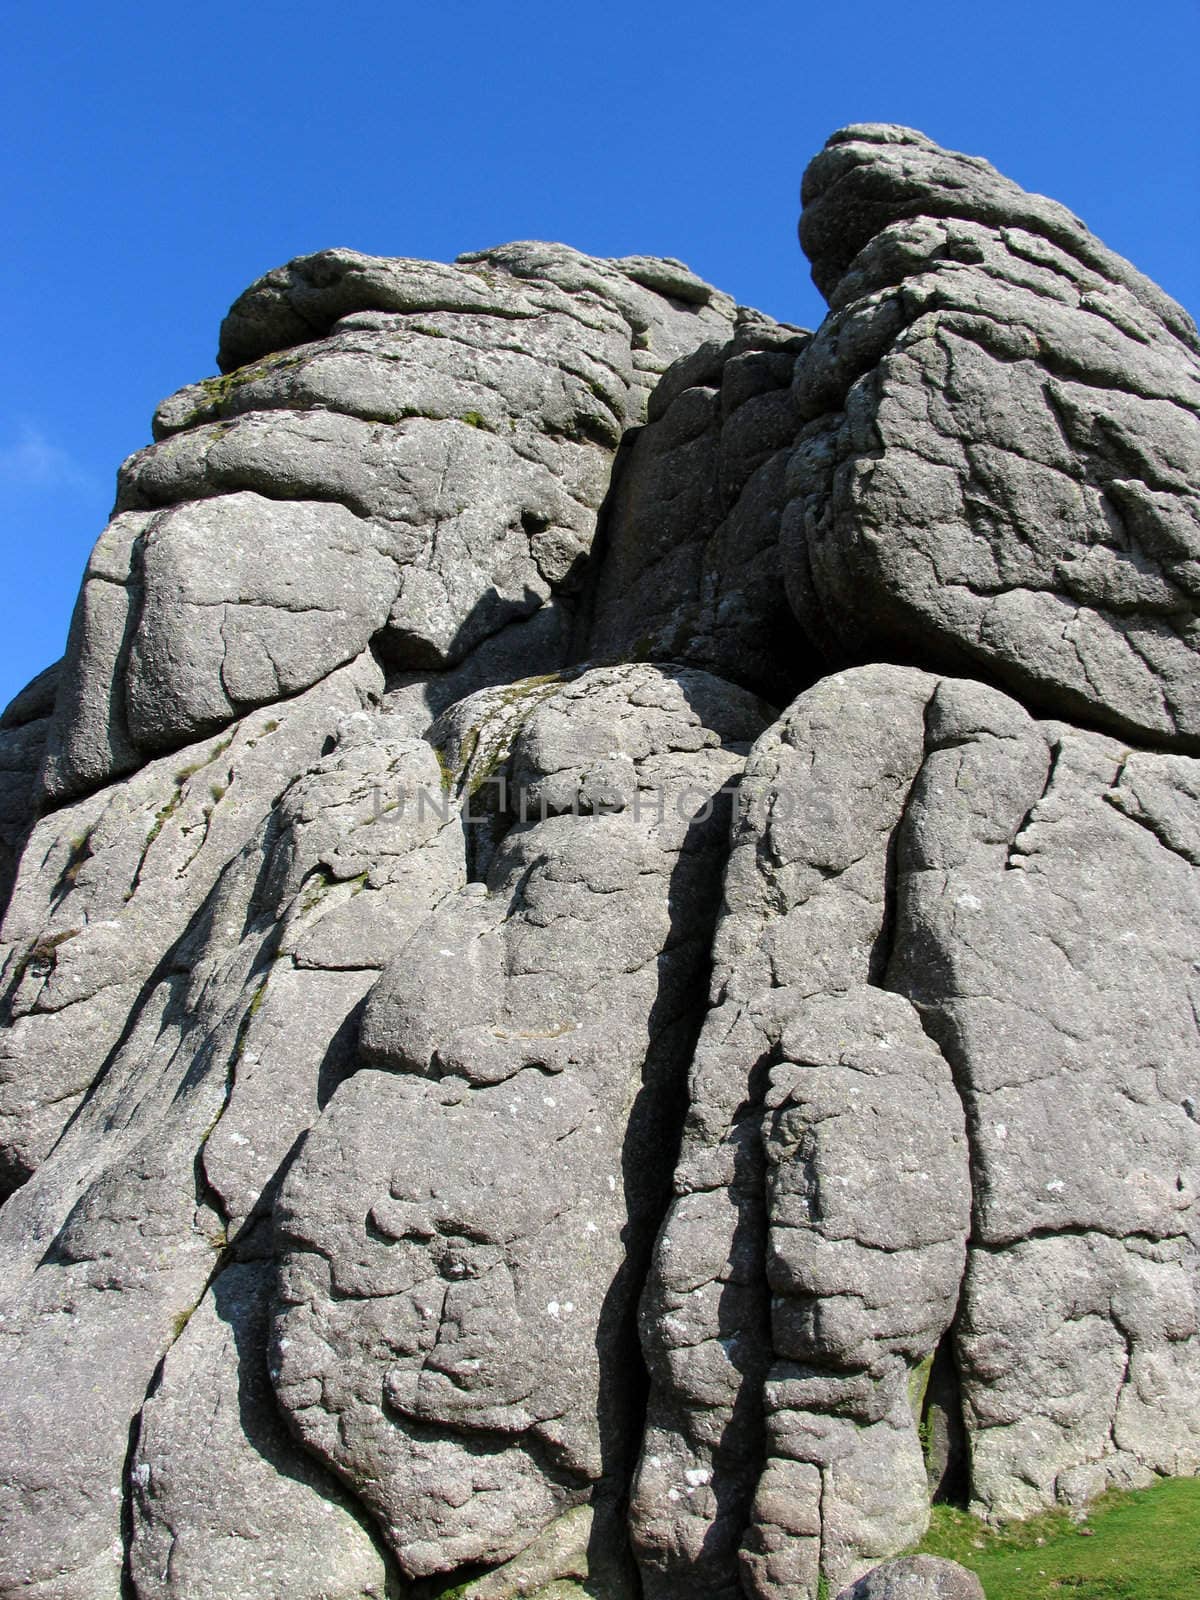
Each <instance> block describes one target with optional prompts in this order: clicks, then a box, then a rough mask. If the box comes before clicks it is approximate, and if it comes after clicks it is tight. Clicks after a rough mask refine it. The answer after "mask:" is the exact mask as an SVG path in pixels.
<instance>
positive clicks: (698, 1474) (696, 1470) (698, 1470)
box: [684, 1467, 712, 1489]
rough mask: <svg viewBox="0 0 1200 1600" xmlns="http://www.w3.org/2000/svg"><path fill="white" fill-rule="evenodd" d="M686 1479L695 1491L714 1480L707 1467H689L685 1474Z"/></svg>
mask: <svg viewBox="0 0 1200 1600" xmlns="http://www.w3.org/2000/svg"><path fill="white" fill-rule="evenodd" d="M684 1477H685V1478H686V1479H687V1481H688V1482H689V1483H690V1484H691V1486H692V1488H693V1489H698V1488H699V1487H700V1485H701V1484H702V1483H708V1482H709V1481H710V1479H711V1478H712V1473H711V1472H710V1471H709V1470H708V1468H707V1467H689V1468H688V1469H687V1471H686V1472H685V1473H684Z"/></svg>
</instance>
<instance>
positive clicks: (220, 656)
mask: <svg viewBox="0 0 1200 1600" xmlns="http://www.w3.org/2000/svg"><path fill="white" fill-rule="evenodd" d="M804 196H805V210H804V216H803V218H802V223H801V237H802V241H803V243H804V245H805V248H806V249H807V251H808V252H809V254H810V257H811V259H812V261H813V266H814V275H815V277H816V279H817V281H818V284H819V285H820V286H821V287H822V288H823V289H824V291H825V292H826V294H827V296H828V297H829V299H830V304H831V311H830V315H829V317H828V318H827V319H826V321H825V323H824V324H823V326H822V327H821V328H820V329H819V330H817V332H816V333H815V334H812V335H810V334H808V333H806V332H804V331H803V330H800V329H796V328H792V327H787V326H783V325H779V324H775V323H772V322H771V321H770V320H769V319H767V318H764V317H762V316H761V315H760V314H759V313H756V312H753V311H750V310H748V309H747V308H744V307H735V306H734V305H733V304H732V302H730V301H729V300H728V299H727V298H726V297H725V296H723V295H721V294H719V293H718V292H717V291H715V290H713V289H711V288H710V287H709V286H708V285H706V284H704V283H702V282H701V280H699V279H698V278H696V277H695V276H694V275H693V274H692V273H690V272H689V271H688V269H687V268H685V267H683V266H682V265H681V264H680V263H678V262H675V261H667V260H657V259H650V258H642V257H629V258H624V259H622V260H619V261H599V260H595V259H592V258H589V257H585V256H582V255H579V254H578V253H577V252H575V251H572V250H568V249H566V248H565V247H563V246H556V245H542V244H531V243H523V244H514V245H507V246H503V247H500V248H499V249H496V250H491V251H485V252H482V253H479V254H475V255H470V256H464V257H462V258H460V260H459V261H458V262H457V263H455V264H454V265H452V266H444V265H440V264H437V263H428V262H415V261H406V260H381V259H376V258H371V257H366V256H360V255H358V254H356V253H354V252H352V251H345V250H335V251H326V252H323V253H321V254H319V255H315V256H307V257H303V258H301V259H299V260H297V261H294V262H292V263H290V264H288V265H287V266H285V267H283V268H280V269H277V270H276V271H274V272H271V273H268V274H267V275H266V277H264V278H262V279H260V280H259V281H258V282H257V283H255V284H253V285H252V286H251V287H250V289H248V290H247V291H246V293H245V294H244V295H242V296H241V298H240V299H239V300H238V301H237V302H236V303H235V305H234V307H233V309H232V310H231V312H230V313H229V316H228V317H227V319H226V321H225V324H224V326H223V328H222V333H221V350H220V357H219V359H220V364H221V368H222V373H223V376H221V377H217V378H211V379H207V380H205V381H204V382H202V383H200V384H198V385H195V386H193V387H191V388H189V389H186V390H184V391H182V392H181V393H180V394H178V395H175V396H172V397H171V398H170V399H169V400H167V401H165V402H164V403H163V405H162V406H161V407H160V408H159V412H158V414H157V417H156V420H155V438H156V442H155V443H154V444H152V445H151V446H150V447H149V448H148V449H146V450H144V451H141V452H139V453H138V454H137V455H135V456H133V457H131V458H130V460H129V461H128V462H126V463H125V466H124V467H123V468H122V470H121V475H120V480H119V489H118V501H117V507H116V512H115V515H114V519H113V521H112V522H111V523H110V525H109V527H108V529H106V530H105V532H104V533H103V534H102V536H101V538H100V540H99V542H98V544H97V546H96V549H95V551H94V552H93V555H92V557H91V560H90V562H89V564H88V568H87V572H86V574H85V576H84V582H83V586H82V590H81V594H80V600H79V604H78V607H77V610H76V614H75V618H74V621H73V623H72V628H71V636H70V639H69V641H68V646H67V653H66V656H65V658H64V661H63V662H62V663H61V665H60V666H59V667H57V668H55V669H51V671H50V673H48V674H46V675H43V677H42V678H40V679H38V680H35V682H34V683H33V684H32V685H30V687H29V689H28V690H26V691H24V692H23V693H22V695H20V696H19V697H18V699H17V700H16V701H14V703H13V705H12V706H11V707H10V708H9V709H8V711H7V712H6V713H5V714H4V716H3V718H2V719H0V851H4V852H7V854H4V855H3V856H0V873H3V872H5V871H7V872H8V882H7V883H4V884H0V890H7V889H9V888H11V898H10V900H9V903H8V911H7V915H6V918H5V921H4V924H3V928H2V930H0V962H2V965H0V998H2V1001H3V1006H4V1021H5V1026H4V1031H3V1034H2V1035H0V1193H3V1195H4V1196H5V1199H4V1204H3V1207H2V1209H0V1301H2V1302H3V1304H2V1305H0V1365H3V1368H4V1385H5V1395H6V1404H5V1406H4V1407H3V1408H0V1597H4V1600H18V1597H20V1600H118V1597H122V1600H124V1597H127V1596H129V1595H135V1596H137V1597H138V1600H203V1597H207V1596H212V1597H214V1600H215V1597H216V1596H223V1597H224V1596H230V1595H245V1596H255V1597H256V1600H257V1597H270V1600H276V1597H277V1600H284V1597H286V1600H366V1597H375V1600H398V1597H400V1596H403V1595H409V1594H411V1595H412V1596H413V1597H414V1600H419V1597H421V1596H426V1597H428V1596H430V1595H435V1594H439V1593H442V1592H443V1591H446V1590H450V1589H453V1590H454V1591H455V1592H456V1593H458V1594H461V1595H463V1596H469V1597H472V1600H513V1597H514V1596H516V1595H520V1594H524V1595H533V1594H539V1595H542V1596H543V1597H544V1600H550V1597H552V1596H553V1597H554V1600H572V1597H574V1600H578V1597H579V1596H580V1595H581V1594H582V1593H583V1592H584V1588H583V1586H585V1585H586V1589H587V1592H590V1593H593V1594H598V1595H600V1596H601V1597H602V1600H625V1597H626V1596H630V1595H634V1594H637V1593H639V1592H644V1593H645V1594H646V1596H647V1597H648V1600H674V1597H679V1600H682V1597H684V1596H687V1597H688V1600H693V1597H699V1600H734V1597H739V1596H740V1597H747V1600H816V1597H817V1596H818V1595H819V1594H823V1593H836V1592H839V1591H842V1590H844V1591H845V1592H846V1593H847V1594H850V1593H853V1594H859V1593H862V1594H875V1593H881V1594H882V1593H885V1592H886V1593H892V1592H895V1593H897V1594H899V1593H905V1594H907V1593H909V1592H912V1593H913V1594H917V1593H920V1594H925V1593H929V1594H935V1593H936V1594H950V1593H954V1594H959V1593H968V1592H970V1590H969V1586H968V1588H967V1589H964V1588H963V1587H962V1586H963V1584H964V1583H965V1582H967V1580H966V1579H965V1577H964V1575H963V1574H961V1572H959V1571H958V1569H953V1568H952V1567H950V1566H949V1565H948V1564H946V1563H937V1562H933V1561H932V1558H927V1557H921V1556H918V1557H913V1558H906V1559H905V1560H904V1561H900V1562H895V1561H888V1560H886V1558H888V1557H891V1556H894V1555H896V1553H897V1552H899V1551H902V1550H904V1549H905V1548H909V1547H911V1546H913V1545H914V1544H915V1543H916V1542H917V1541H919V1539H920V1538H921V1535H922V1533H923V1531H924V1528H925V1525H926V1522H927V1518H928V1514H929V1503H930V1497H931V1494H933V1493H939V1494H944V1495H952V1496H955V1497H957V1498H959V1499H960V1500H961V1501H963V1502H964V1503H966V1502H969V1503H970V1504H971V1505H973V1506H974V1508H975V1509H976V1510H978V1511H980V1512H981V1513H985V1514H987V1515H990V1516H993V1517H998V1518H1004V1517H1011V1516H1022V1515H1025V1514H1027V1513H1029V1512H1032V1511H1036V1510H1038V1509H1040V1508H1042V1507H1045V1506H1049V1505H1052V1504H1055V1503H1057V1502H1065V1503H1068V1504H1071V1505H1076V1506H1078V1505H1082V1504H1085V1503H1086V1502H1087V1501H1088V1499H1090V1498H1091V1497H1092V1496H1094V1495H1095V1494H1096V1493H1098V1492H1099V1491H1100V1490H1102V1489H1103V1488H1105V1487H1107V1486H1109V1485H1111V1484H1117V1485H1131V1484H1137V1483H1142V1482H1145V1481H1148V1480H1149V1479H1150V1478H1151V1477H1152V1476H1153V1475H1155V1474H1180V1473H1195V1472H1197V1471H1200V1402H1198V1400H1197V1395H1198V1394H1200V1382H1198V1379H1200V1290H1198V1288H1197V1285H1198V1284H1200V1221H1198V1213H1197V1198H1196V1196H1197V1181H1198V1176H1200V1111H1198V1109H1197V1102H1198V1100H1200V1088H1198V1087H1197V1062H1198V1053H1197V1024H1196V1018H1197V1015H1200V992H1198V991H1197V987H1196V968H1197V951H1196V939H1195V929H1196V926H1197V920H1198V913H1200V879H1198V873H1197V869H1198V867H1200V755H1197V754H1196V752H1197V750H1198V749H1200V720H1198V719H1200V699H1198V698H1197V694H1198V691H1197V683H1198V682H1200V679H1198V677H1197V674H1196V671H1195V658H1196V641H1197V633H1196V626H1197V624H1196V617H1195V595H1196V584H1195V578H1196V571H1197V570H1200V569H1198V568H1197V554H1198V551H1197V540H1198V538H1200V531H1198V530H1200V516H1198V513H1197V506H1198V504H1200V502H1198V500H1197V493H1198V487H1197V486H1198V482H1200V473H1198V472H1197V470H1196V468H1197V464H1198V463H1200V421H1198V415H1200V413H1198V397H1200V361H1198V358H1197V354H1196V351H1197V342H1196V336H1195V331H1194V329H1193V328H1192V326H1191V324H1190V322H1189V320H1188V318H1187V317H1186V314H1185V313H1183V312H1182V311H1181V310H1180V309H1179V308H1178V307H1176V306H1174V305H1173V304H1172V303H1171V302H1170V301H1169V300H1167V298H1166V297H1165V296H1164V295H1163V294H1162V293H1161V291H1159V290H1158V289H1156V288H1155V287H1154V286H1153V285H1152V284H1149V283H1148V282H1147V281H1146V280H1145V279H1144V278H1142V277H1141V276H1140V275H1139V274H1138V273H1137V272H1136V271H1135V269H1133V268H1132V267H1130V266H1129V265H1128V264H1127V263H1125V262H1122V261H1120V260H1119V259H1118V258H1116V257H1115V256H1113V255H1112V254H1111V252H1109V251H1107V250H1106V249H1105V247H1104V246H1103V245H1101V244H1100V243H1099V242H1098V241H1097V240H1095V239H1094V238H1093V237H1092V236H1091V235H1090V234H1088V232H1087V230H1086V229H1085V227H1084V226H1083V224H1082V223H1080V222H1079V221H1078V219H1076V218H1073V217H1071V216H1070V215H1069V214H1068V213H1067V212H1065V211H1064V210H1063V209H1062V208H1061V207H1059V206H1056V205H1054V204H1053V203H1052V202H1050V201H1047V200H1044V199H1042V198H1041V197H1039V196H1030V195H1026V194H1024V193H1023V192H1022V191H1021V190H1019V189H1017V188H1016V187H1015V186H1014V185H1012V184H1010V183H1009V182H1008V181H1007V180H1005V179H1003V178H1002V177H1001V176H1000V175H999V174H997V173H996V172H995V171H994V170H993V169H992V168H991V167H989V166H988V165H987V164H986V163H985V162H981V161H978V160H977V159H975V158H968V157H964V156H958V155H954V154H952V153H949V152H945V151H941V150H939V149H937V147H936V146H933V145H932V144H930V142H929V141H928V140H926V139H924V138H923V136H921V135H919V134H915V133H913V132H911V131H910V130H906V129H897V128H891V127H880V126H874V125H869V126H860V127H855V128H850V129H846V130H843V131H842V132H841V133H839V134H835V135H834V137H833V139H831V141H830V142H829V145H828V146H827V147H826V149H825V151H823V152H822V153H821V154H820V155H819V156H818V157H817V159H816V160H815V162H814V163H813V164H812V166H811V167H810V169H809V173H808V175H807V177H806V180H805V190H804ZM880 1562H883V1563H884V1564H883V1565H882V1566H880V1565H878V1564H879V1563H880ZM635 1569H636V1570H635ZM872 1569H874V1570H872Z"/></svg>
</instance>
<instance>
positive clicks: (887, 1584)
mask: <svg viewBox="0 0 1200 1600" xmlns="http://www.w3.org/2000/svg"><path fill="white" fill-rule="evenodd" d="M838 1600H984V1593H983V1585H982V1584H981V1583H980V1581H979V1579H978V1578H977V1577H976V1576H975V1574H974V1573H973V1572H968V1571H967V1569H966V1568H965V1567H960V1566H959V1564H958V1562H957V1561H945V1560H943V1559H942V1558H941V1557H940V1556H902V1557H901V1558H900V1560H898V1561H885V1562H883V1564H882V1565H881V1566H878V1567H872V1569H871V1571H870V1572H868V1573H866V1574H865V1575H864V1576H863V1577H861V1578H860V1579H859V1580H858V1582H857V1583H852V1584H851V1585H850V1587H849V1588H848V1589H843V1590H842V1592H841V1594H840V1595H838Z"/></svg>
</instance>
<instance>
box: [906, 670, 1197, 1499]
mask: <svg viewBox="0 0 1200 1600" xmlns="http://www.w3.org/2000/svg"><path fill="white" fill-rule="evenodd" d="M1052 751H1053V752H1055V754H1054V759H1053V762H1052V758H1051V753H1052ZM1193 767H1194V763H1193V762H1191V761H1189V760H1188V759H1187V758H1183V757H1178V756H1170V755H1160V754H1153V753H1149V752H1144V751H1130V750H1128V749H1126V748H1123V747H1121V746H1119V745H1117V744H1116V743H1115V742H1114V741H1112V740H1110V739H1106V738H1104V737H1103V736H1100V735H1096V734H1089V733H1083V732H1080V731H1078V730H1075V729H1071V728H1067V727H1065V726H1064V725H1062V724H1051V725H1048V726H1046V727H1042V726H1040V725H1038V724H1036V723H1034V722H1033V721H1032V720H1031V719H1030V718H1029V717H1028V714H1027V713H1026V712H1025V711H1023V710H1022V709H1020V708H1019V707H1017V706H1016V705H1015V703H1013V702H1005V701H1003V700H1002V699H1001V698H1000V697H999V696H997V695H995V694H994V693H992V692H991V691H987V690H984V689H983V688H982V687H981V686H963V685H951V684H948V683H946V682H943V684H942V685H941V686H940V687H939V689H938V692H937V694H936V695H935V697H934V699H933V700H932V701H931V705H930V740H929V753H928V755H927V757H926V761H925V765H924V767H923V769H922V772H921V776H920V779H919V780H918V784H917V786H916V789H915V792H914V801H913V804H912V806H911V807H910V809H909V811H908V813H907V814H906V817H905V822H904V824H903V829H902V834H901V848H900V856H899V861H900V870H901V907H900V932H899V937H898V940H897V948H896V953H895V955H894V957H893V962H892V966H891V969H890V971H889V979H888V981H889V982H890V983H892V984H894V985H895V986H896V987H897V988H898V989H900V990H901V992H903V993H905V994H907V995H908V996H909V998H910V999H912V1000H913V1002H914V1004H916V1005H917V1007H918V1009H919V1010H920V1012H921V1014H922V1016H923V1017H924V1019H925V1020H926V1022H927V1024H928V1026H929V1027H930V1031H931V1032H932V1033H933V1034H934V1035H935V1036H936V1037H937V1038H938V1039H939V1040H940V1042H941V1044H942V1047H943V1049H944V1051H945V1053H946V1056H947V1058H948V1060H950V1061H951V1063H952V1064H953V1067H954V1071H955V1076H956V1079H957V1081H958V1084H959V1088H960V1092H961V1093H962V1095H963V1097H964V1102H965V1104H966V1105H967V1107H968V1126H969V1130H970V1136H971V1142H972V1167H973V1183H974V1207H975V1221H974V1231H973V1237H972V1243H971V1249H970V1253H969V1258H968V1268H967V1276H966V1281H965V1286H964V1293H963V1302H962V1308H961V1312H960V1318H959V1322H958V1332H957V1356H958V1361H959V1366H960V1371H961V1375H962V1387H963V1397H964V1404H965V1412H966V1425H967V1430H968V1435H969V1441H970V1452H971V1491H972V1495H973V1498H974V1500H975V1502H976V1503H977V1504H978V1505H979V1506H980V1507H981V1508H982V1509H985V1510H988V1511H990V1512H992V1513H993V1514H997V1515H1005V1516H1011V1515H1021V1514H1027V1513H1029V1512H1031V1511H1033V1510H1036V1509H1039V1508H1040V1507H1042V1506H1045V1505H1048V1504H1052V1503H1053V1502H1054V1501H1055V1499H1066V1500H1070V1501H1076V1502H1082V1501H1085V1500H1087V1499H1088V1498H1090V1497H1091V1496H1092V1495H1093V1494H1095V1493H1097V1492H1098V1491H1099V1490H1100V1489H1101V1488H1103V1487H1104V1486H1105V1485H1106V1484H1110V1483H1117V1484H1131V1483H1138V1482H1143V1481H1146V1479H1147V1477H1148V1474H1149V1472H1150V1471H1179V1470H1182V1471H1194V1470H1195V1467H1194V1466H1193V1465H1190V1463H1194V1462H1196V1461H1197V1460H1198V1459H1200V1456H1198V1453H1197V1452H1198V1448H1200V1447H1198V1443H1197V1439H1198V1433H1200V1427H1198V1419H1197V1412H1196V1406H1195V1399H1194V1393H1193V1391H1192V1390H1191V1389H1190V1388H1189V1387H1188V1386H1187V1385H1184V1387H1182V1388H1177V1387H1176V1385H1177V1384H1178V1383H1179V1378H1178V1377H1177V1376H1176V1375H1177V1374H1178V1373H1179V1372H1181V1371H1182V1370H1184V1369H1185V1368H1186V1367H1187V1364H1188V1362H1189V1360H1190V1359H1191V1358H1190V1356H1189V1355H1188V1354H1187V1352H1188V1351H1189V1349H1194V1348H1195V1344H1194V1341H1195V1339H1196V1337H1197V1328H1198V1324H1197V1311H1198V1308H1197V1300H1196V1290H1195V1263H1196V1259H1197V1258H1196V1224H1195V1219H1194V1204H1195V1200H1194V1196H1195V1182H1194V1174H1195V1172H1196V1164H1197V1159H1198V1156H1200V1148H1198V1146H1197V1141H1196V1137H1195V1124H1194V1123H1192V1122H1191V1121H1190V1119H1189V1117H1188V1115H1187V1112H1186V1109H1185V1107H1184V1105H1183V1102H1184V1100H1185V1099H1186V1093H1185V1088H1186V1084H1187V1082H1188V1081H1190V1069H1189V1067H1188V1066H1187V1065H1186V1063H1187V1062H1188V1060H1189V1059H1190V1058H1191V1056H1192V1053H1193V1051H1194V1043H1195V1028H1194V1019H1193V1016H1192V1012H1191V1006H1190V1003H1189V1000H1188V991H1189V982H1190V976H1189V974H1190V957H1189V954H1188V952H1189V950H1190V948H1191V943H1190V941H1191V940H1192V939H1193V937H1194V932H1193V930H1194V927H1195V918H1196V914H1197V911H1198V910H1200V903H1198V902H1197V892H1198V889H1197V884H1196V881H1195V873H1194V869H1193V868H1192V866H1191V862H1190V860H1189V859H1188V856H1187V854H1186V853H1184V854H1180V853H1179V852H1178V851H1176V850H1174V849H1171V848H1170V847H1169V846H1168V847H1165V848H1164V846H1163V845H1162V844H1161V842H1160V840H1159V837H1158V834H1157V832H1156V830H1155V828H1154V827H1150V828H1147V827H1145V826H1144V825H1143V824H1142V823H1140V822H1135V820H1134V817H1132V816H1128V815H1127V811H1126V808H1128V810H1129V811H1132V812H1135V813H1136V812H1137V811H1138V810H1139V809H1140V808H1141V807H1142V806H1145V808H1146V810H1147V811H1148V812H1151V813H1153V814H1154V815H1155V816H1156V817H1161V818H1162V821H1161V822H1160V823H1159V824H1158V826H1159V827H1163V826H1165V827H1167V828H1169V830H1170V833H1171V837H1172V838H1176V839H1185V840H1194V839H1195V838H1196V836H1197V835H1196V827H1197V823H1198V822H1200V815H1198V813H1197V810H1196V801H1195V792H1194V790H1195V786H1194V780H1193V776H1192V769H1193ZM1018 835H1019V838H1020V845H1019V848H1017V849H1016V850H1014V841H1015V840H1016V839H1017V837H1018ZM1048 1134H1049V1135H1050V1136H1049V1137H1048ZM1068 1150H1069V1151H1070V1152H1071V1159H1070V1161H1069V1162H1067V1161H1064V1159H1063V1157H1064V1153H1065V1152H1066V1151H1068ZM1135 1305H1136V1307H1137V1311H1136V1313H1135V1312H1134V1311H1133V1307H1134V1306H1135ZM1150 1373H1153V1374H1154V1377H1153V1378H1150V1377H1149V1374H1150ZM1151 1391H1153V1393H1154V1394H1155V1395H1156V1397H1157V1400H1156V1402H1152V1404H1157V1405H1160V1406H1161V1404H1162V1397H1163V1396H1164V1395H1165V1394H1168V1393H1169V1394H1170V1395H1171V1397H1172V1398H1171V1402H1170V1408H1169V1410H1170V1414H1169V1417H1168V1416H1167V1415H1165V1414H1163V1413H1161V1412H1160V1413H1159V1415H1158V1420H1157V1421H1156V1423H1155V1424H1154V1427H1153V1429H1152V1430H1148V1429H1146V1428H1145V1426H1144V1417H1145V1415H1146V1411H1145V1408H1146V1405H1147V1402H1148V1395H1149V1393H1150V1392H1151Z"/></svg>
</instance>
